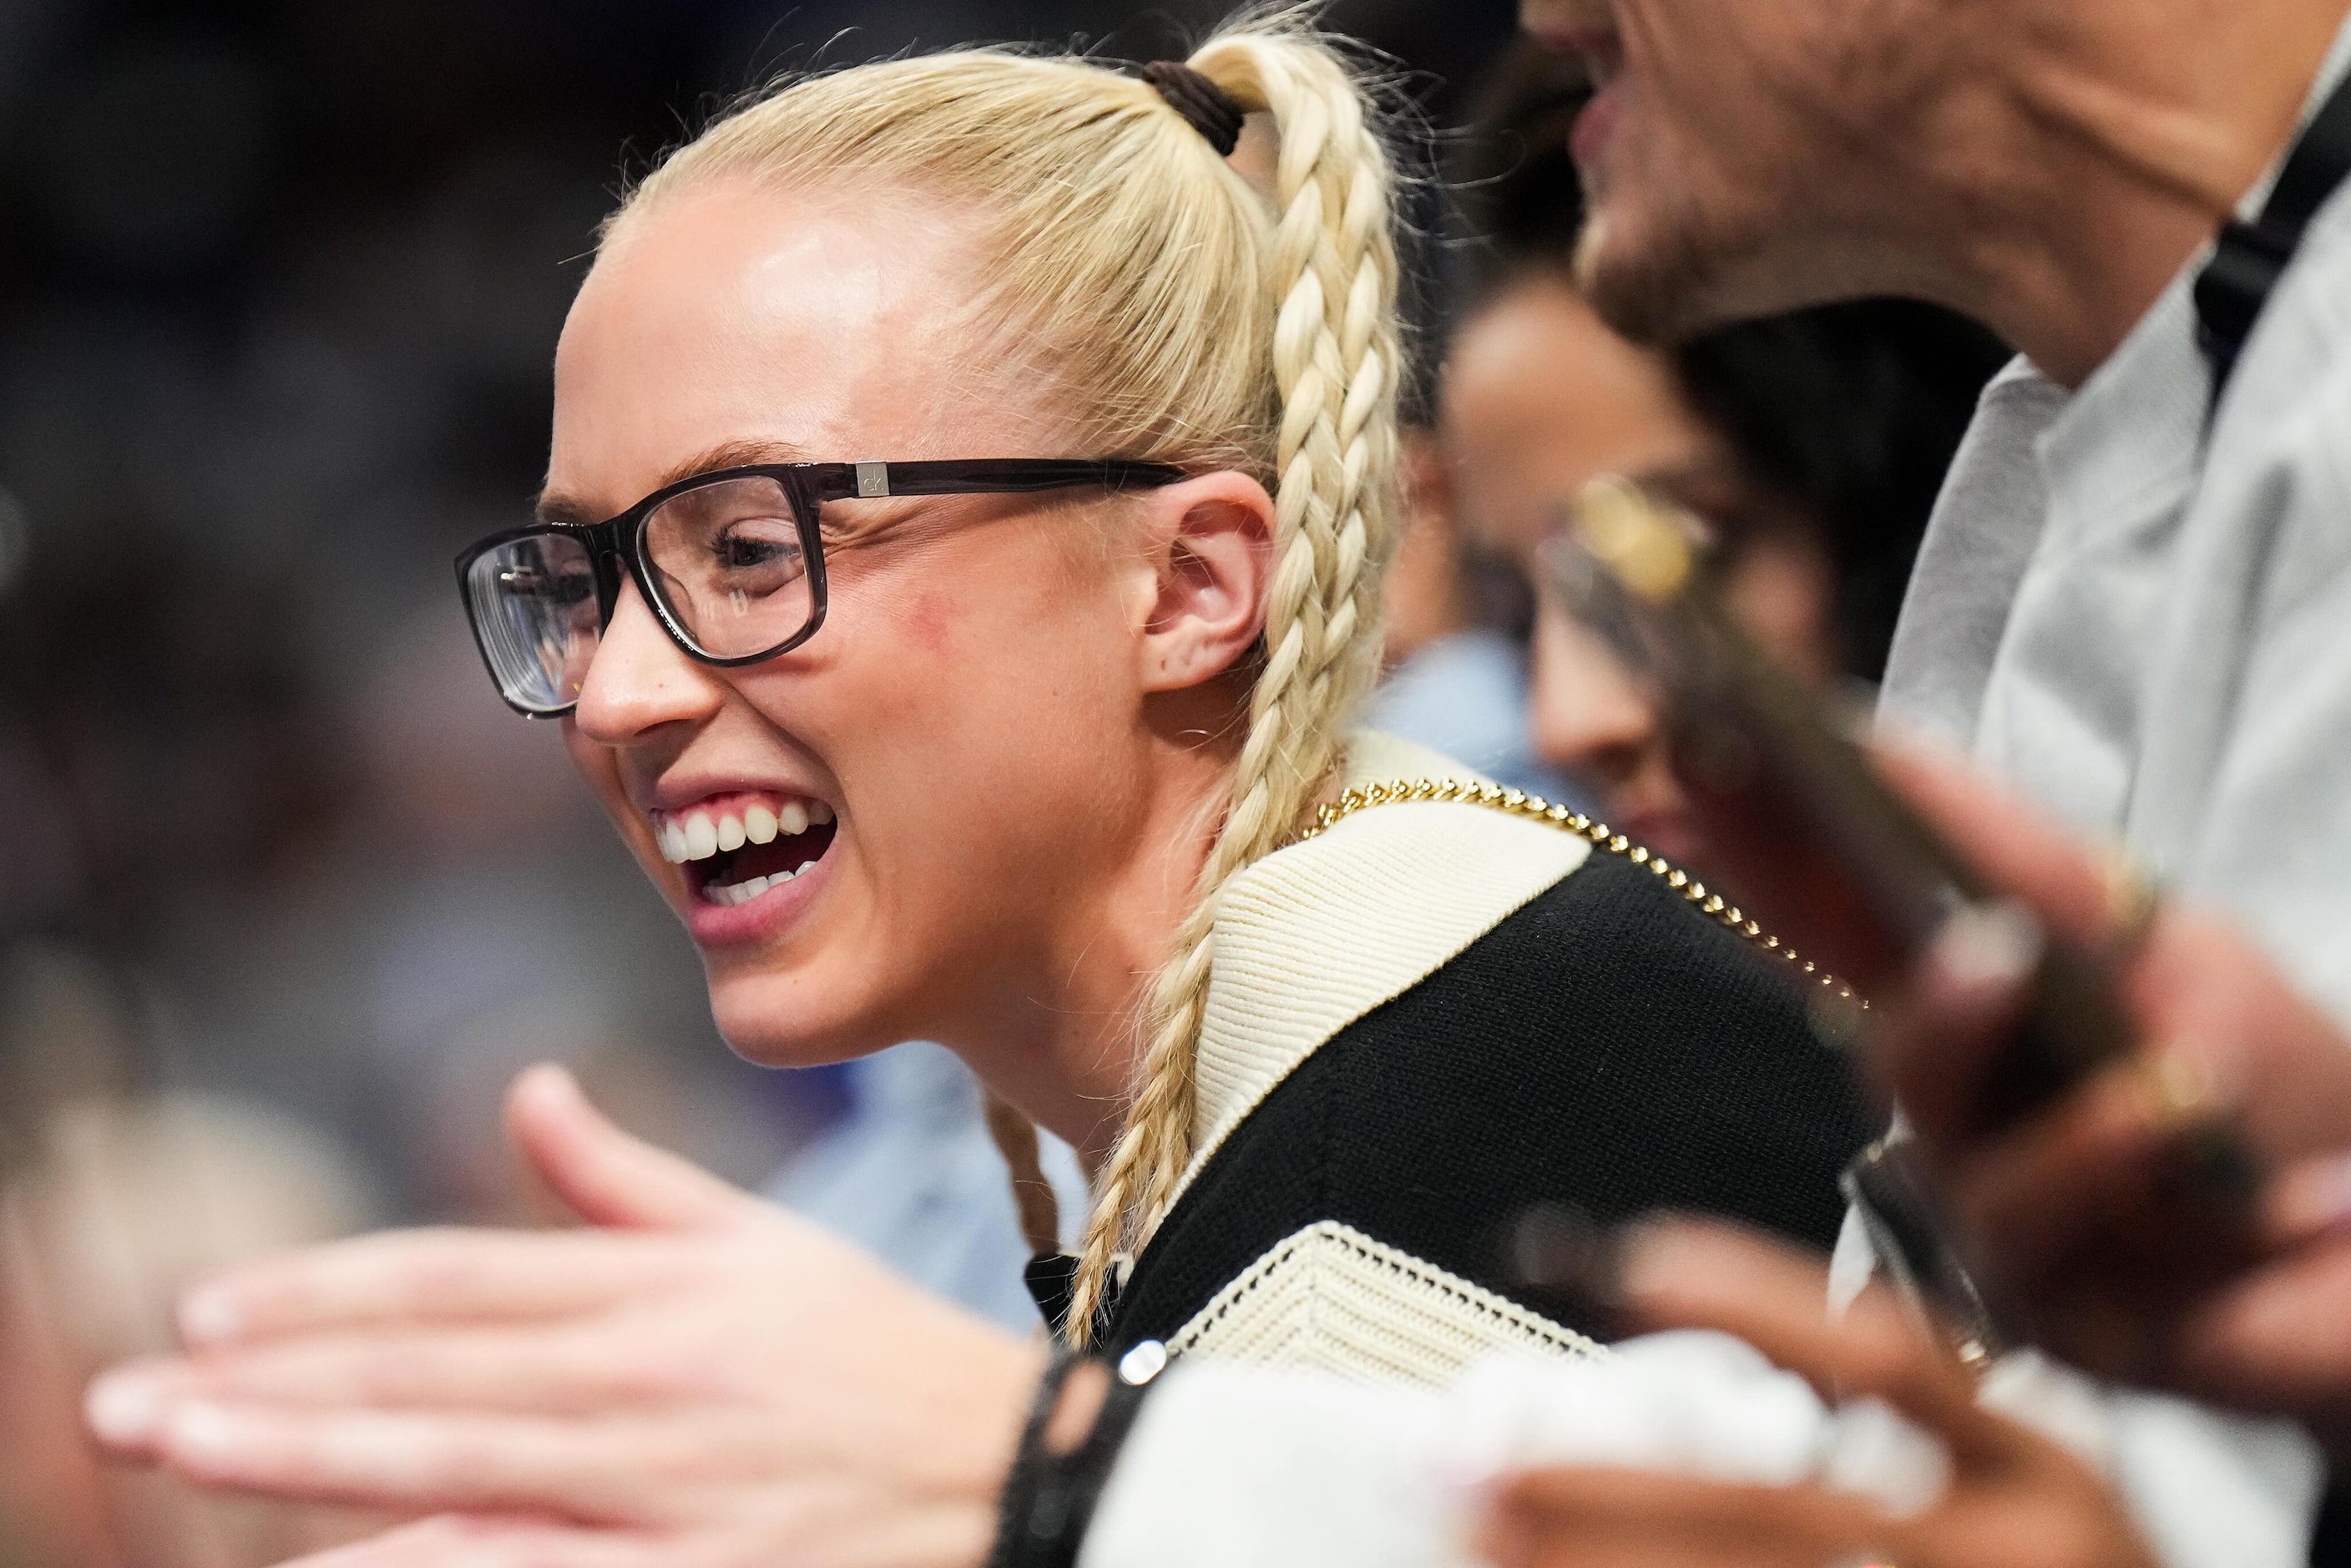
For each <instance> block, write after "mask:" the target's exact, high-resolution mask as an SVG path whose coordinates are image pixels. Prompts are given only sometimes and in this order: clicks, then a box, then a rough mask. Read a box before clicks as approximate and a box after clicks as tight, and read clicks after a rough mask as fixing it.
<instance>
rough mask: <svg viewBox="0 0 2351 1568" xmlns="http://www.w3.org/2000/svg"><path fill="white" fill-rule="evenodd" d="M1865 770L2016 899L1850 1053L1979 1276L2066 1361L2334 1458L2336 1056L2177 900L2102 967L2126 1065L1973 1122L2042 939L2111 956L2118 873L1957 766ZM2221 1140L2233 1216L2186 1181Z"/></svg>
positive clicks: (1945, 942) (2323, 1031)
mask: <svg viewBox="0 0 2351 1568" xmlns="http://www.w3.org/2000/svg"><path fill="white" fill-rule="evenodd" d="M1876 759H1877V761H1878V763H1879V765H1880V767H1881V768H1882V769H1883V770H1884V772H1885V773H1886V776H1887V777H1888V779H1890V780H1891V781H1892V782H1893V783H1894V784H1895V786H1896V788H1897V789H1900V790H1901V792H1902V793H1903V794H1904V795H1906V796H1907V798H1908V799H1909V800H1911V801H1912V803H1913V804H1914V805H1916V806H1917V808H1918V809H1919V810H1921V811H1922V813H1923V814H1924V815H1925V816H1926V817H1927V818H1928V821H1930V822H1932V823H1933V824H1934V826H1935V827H1937V828H1938V830H1939V831H1941V832H1942V833H1943V834H1944V835H1945V836H1946V837H1947V838H1948V839H1949V841H1950V842H1951V843H1952V844H1954V845H1955V846H1956V847H1957V848H1958V849H1959V851H1960V852H1962V853H1964V854H1965V855H1967V856H1968V857H1969V858H1970V859H1971V860H1972V861H1973V862H1975V864H1976V865H1977V866H1978V867H1979V869H1980V871H1981V872H1982V873H1984V875H1985V878H1986V880H1987V881H1988V882H1989V883H1991V885H1992V886H1993V887H1994V888H1996V889H1998V890H2000V891H2001V893H2002V894H2005V895H2006V896H2007V897H2008V898H2009V899H2011V900H2012V901H2013V904H2012V907H2011V908H2008V909H1997V908H1996V909H1991V910H1978V911H1973V912H1970V913H1969V914H1967V915H1962V916H1960V917H1959V918H1958V919H1957V920H1955V921H1954V922H1953V923H1952V924H1951V925H1950V926H1949V928H1948V929H1947V930H1946V931H1945V932H1944V933H1943V935H1942V936H1941V937H1940V938H1939V939H1938V941H1937V942H1936V943H1935V944H1934V945H1933V946H1931V947H1930V948H1929V950H1928V952H1927V954H1926V955H1925V956H1924V957H1923V959H1922V961H1920V962H1919V963H1918V964H1917V965H1916V966H1915V967H1913V968H1912V969H1911V970H1910V971H1909V972H1907V973H1905V974H1899V975H1890V976H1884V977H1880V978H1878V979H1877V980H1876V982H1875V984H1874V985H1873V991H1874V993H1875V994H1874V996H1873V1005H1872V1008H1871V1011H1870V1014H1869V1018H1870V1019H1871V1026H1870V1030H1869V1039H1868V1040H1867V1049H1866V1051H1865V1059H1866V1061H1867V1062H1868V1064H1869V1065H1870V1067H1871V1070H1872V1071H1873V1072H1874V1074H1875V1075H1876V1077H1877V1078H1878V1081H1879V1083H1880V1086H1881V1087H1882V1088H1884V1089H1886V1091H1887V1092H1890V1093H1891V1094H1892V1095H1893V1096H1895V1097H1896V1099H1897V1100H1898V1101H1899V1103H1901V1104H1902V1106H1903V1108H1904V1109H1905V1111H1906V1112H1907V1113H1908V1115H1909V1117H1910V1120H1911V1123H1912V1124H1913V1126H1914V1127H1915V1129H1916V1131H1917V1136H1918V1140H1919V1144H1920V1146H1921V1151H1922V1153H1923V1155H1925V1158H1926V1162H1927V1165H1928V1168H1929V1170H1930V1171H1931V1172H1932V1173H1933V1175H1934V1176H1935V1177H1936V1179H1937V1180H1938V1184H1939V1186H1941V1189H1942V1192H1943V1195H1944V1197H1945V1199H1946V1201H1947V1204H1948V1207H1949V1212H1950V1214H1951V1215H1952V1217H1953V1218H1954V1219H1955V1221H1956V1223H1957V1226H1958V1229H1959V1233H1960V1239H1961V1241H1962V1244H1963V1246H1964V1248H1965V1249H1966V1250H1967V1251H1968V1252H1969V1254H1970V1258H1971V1260H1973V1262H1974V1264H1975V1266H1976V1267H1977V1268H1978V1270H1979V1271H1980V1274H1981V1275H1982V1276H1983V1278H1984V1280H1985V1282H1986V1283H1987V1284H1988V1285H1989V1286H1990V1287H1991V1290H1992V1291H1994V1293H1995V1294H1996V1295H1997V1296H1998V1297H1999V1298H2001V1300H2003V1301H2006V1302H2007V1303H2008V1304H2009V1305H2010V1307H2011V1311H2021V1312H2022V1314H2023V1315H2024V1317H2025V1318H2026V1320H2027V1322H2029V1323H2030V1326H2031V1328H2032V1332H2033V1334H2034V1337H2035V1338H2036V1339H2037V1340H2038V1341H2040V1342H2041V1343H2044V1344H2046V1345H2047V1346H2048V1347H2049V1348H2051V1349H2052V1350H2053V1351H2055V1352H2056V1353H2057V1354H2060V1355H2062V1356H2064V1357H2065V1358H2066V1359H2068V1360H2071V1361H2073V1362H2074V1363H2075V1364H2079V1365H2082V1366H2085V1367H2086V1368H2089V1369H2090V1370H2093V1371H2095V1372H2100V1373H2104V1374H2106V1375H2114V1376H2122V1377H2127V1378H2130V1379H2133V1380H2138V1381H2146V1382H2152V1383H2158V1384H2162V1385H2169V1386H2173V1387H2177V1388H2179V1389H2181V1390H2182V1391H2185V1392H2188V1393H2190V1394H2193V1395H2196V1396H2201V1397H2205V1398H2210V1399H2213V1400H2217V1401H2220V1402H2223V1403H2228V1404H2233V1405H2238V1406H2244V1407H2248V1408H2252V1409H2258V1410H2267V1411H2277V1412H2282V1413H2286V1414H2291V1415H2296V1416H2301V1417H2303V1418H2304V1419H2305V1420H2307V1421H2310V1422H2311V1423H2312V1424H2313V1426H2314V1427H2316V1428H2317V1429H2319V1430H2320V1431H2321V1433H2322V1435H2325V1436H2329V1437H2333V1438H2334V1439H2335V1441H2336V1446H2337V1447H2338V1448H2345V1447H2346V1445H2345V1444H2344V1443H2343V1441H2342V1439H2343V1438H2344V1437H2345V1436H2346V1434H2351V1164H2346V1163H2345V1162H2344V1161H2343V1160H2342V1159H2341V1158H2340V1157H2339V1156H2340V1155H2341V1154H2342V1153H2344V1152H2346V1151H2351V1041H2346V1039H2345V1038H2344V1036H2343V1034H2342V1032H2341V1031H2340V1030H2337V1029H2336V1028H2335V1026H2334V1024H2333V1023H2332V1022H2331V1021H2330V1020H2329V1019H2327V1018H2326V1017H2325V1015H2323V1014H2321V1013H2320V1012H2319V1011H2318V1010H2317V1009H2315V1008H2314V1007H2313V1006H2311V1005H2310V1004H2309V1003H2307V1002H2305V1001H2304V1000H2303V999H2302V998H2301V997H2300V996H2298V995H2297V994H2296V993H2295V992H2294V988H2292V987H2291V986H2289V985H2288V984H2287V983H2286V982H2285V981H2284V980H2283V979H2282V978H2281V977H2279V975H2278V973H2277V971H2276V969H2275V968H2274V967H2273V966H2272V965H2271V964H2270V963H2269V961H2268V960H2267V959H2266V958H2265V957H2263V956H2262V954H2261V953H2260V952H2259V951H2258V950H2257V949H2255V948H2254V947H2253V946H2252V944H2251V943H2249V942H2247V941H2246V940H2245V939H2243V938H2242V937H2241V936H2238V935H2236V933H2235V932H2233V931H2232V930H2231V929H2230V928H2229V927H2228V926H2227V925H2224V924H2222V923H2221V922H2220V921H2218V920H2215V919H2213V918H2211V917H2210V916H2209V915H2204V914H2202V913H2200V912H2198V911H2196V910H2194V909H2191V908H2188V907H2183V906H2181V905H2179V904H2169V905H2167V906H2165V907H2163V908H2162V909H2160V910H2158V912H2157V914H2156V915H2155V917H2154V919H2153V921H2152V923H2151V924H2150V925H2147V928H2146V930H2145V933H2144V936H2143V937H2141V938H2140V940H2139V941H2138V942H2137V946H2136V949H2135V950H2134V951H2132V952H2130V953H2128V954H2126V956H2125V958H2124V967H2123V971H2122V999H2123V1002H2124V1004H2125V1007H2126V1010H2127V1012H2128V1014H2129V1016H2130V1018H2131V1019H2132V1021H2133V1023H2134V1024H2135V1026H2136V1030H2135V1032H2136V1035H2137V1040H2138V1045H2137V1050H2136V1051H2135V1052H2134V1053H2133V1054H2131V1055H2130V1056H2129V1057H2127V1058H2126V1059H2124V1060H2122V1061H2116V1062H2115V1063H2113V1064H2111V1065H2110V1066H2109V1067H2107V1068H2106V1069H2105V1070H2104V1071H2100V1072H2098V1073H2097V1074H2095V1076H2093V1077H2092V1078H2091V1079H2089V1080H2088V1081H2087V1082H2084V1083H2083V1084H2081V1085H2080V1086H2078V1087H2077V1088H2076V1089H2075V1090H2074V1091H2073V1092H2070V1093H2069V1094H2067V1095H2065V1096H2064V1097H2063V1098H2062V1099H2060V1100H2059V1101H2058V1102H2056V1103H2053V1104H2052V1105H2049V1106H2046V1107H2043V1109H2041V1110H2039V1111H2038V1112H2036V1113H2032V1114H2030V1115H2028V1116H2026V1117H2024V1118H2023V1119H2022V1120H2021V1121H2018V1122H2016V1123H2014V1124H2006V1125H1989V1126H1988V1125H1980V1124H1978V1123H1977V1122H1976V1120H1975V1119H1974V1117H1973V1116H1972V1114H1971V1109H1972V1107H1974V1106H1976V1105H1978V1104H1979V1103H1981V1101H1980V1092H1981V1089H1982V1085H1983V1082H1984V1079H1985V1075H1986V1073H1987V1072H1988V1071H1989V1070H1990V1069H1991V1065H1992V1064H1993V1063H1994V1062H1995V1061H1997V1059H1998V1056H1999V1053H2000V1051H2001V1050H2002V1048H2003V1047H2004V1046H2005V1045H2006V1043H2007V1041H2008V1040H2009V1036H2010V1030H2011V1027H2012V1026H2013V1024H2014V1022H2015V1019H2016V1018H2017V1015H2018V1011H2019V1009H2020V1006H2021V1002H2022V995H2023V992H2024V989H2025V987H2026V983H2027V981H2028V979H2029V977H2030V975H2031V972H2032V967H2033V965H2034V963H2035V961H2036V960H2037V958H2038V956H2039V947H2038V943H2039V942H2040V941H2042V940H2044V939H2048V938H2058V939H2064V940H2066V941H2070V942H2072V943H2074V944H2076V945H2078V946H2081V947H2082V948H2084V949H2085V950H2088V951H2106V950H2111V949H2112V948H2114V946H2115V945H2116V942H2117V940H2118V936H2120V934H2119V933H2118V931H2117V920H2118V907H2117V906H2118V904H2119V903H2120V902H2122V901H2120V900H2118V898H2117V887H2118V882H2117V876H2116V865H2115V862H2114V861H2113V860H2112V858H2111V857H2108V856H2101V855H2099V854H2095V853H2093V852H2090V851H2088V850H2086V849H2085V848H2083V847H2082V846H2081V845H2079V844H2078V843H2076V842H2074V841H2072V840H2071V839H2069V838H2068V837H2067V836H2066V835H2065V834H2064V833H2062V832H2060V831H2057V830H2056V829H2054V828H2053V827H2051V826H2049V825H2048V824H2047V823H2046V822H2045V821H2043V820H2042V819H2041V818H2040V816H2039V815H2038V813H2037V812H2036V811H2034V810H2032V808H2030V807H2028V806H2026V805H2023V804H2022V803H2021V802H2019V801H2017V800H2014V799H2013V798H2011V797H2009V796H2006V795H2004V794H2002V793H2001V792H2000V791H1997V790H1995V789H1992V788H1991V787H1990V786H1988V785H1986V784H1984V783H1983V782H1982V781H1981V780H1980V779H1977V778H1975V777H1973V776H1972V775H1970V774H1969V773H1968V772H1966V771H1965V770H1964V769H1962V768H1958V767H1956V766H1953V765H1951V764H1949V763H1947V762H1941V761H1936V760H1931V759H1928V758H1924V757H1921V756H1918V755H1917V754H1914V753H1911V752H1908V751H1905V750H1902V749H1898V748H1886V747H1881V748H1880V749H1879V751H1878V753H1877V758H1876ZM1822 956H1823V958H1825V959H1826V960H1828V962H1829V963H1830V965H1831V967H1836V966H1837V965H1838V964H1839V963H1840V962H1841V961H1842V959H1843V955H1841V954H1839V953H1837V952H1836V951H1834V945H1833V944H1832V945H1831V946H1827V947H1824V948H1823V953H1822ZM2218 1128H2226V1129H2228V1130H2229V1132H2230V1133H2231V1134H2232V1135H2233V1136H2234V1137H2235V1138H2236V1139H2237V1140H2238V1141H2239V1142H2240V1143H2241V1145H2242V1147H2243V1149H2244V1151H2245V1152H2247V1153H2249V1154H2250V1155H2252V1157H2253V1162H2254V1165H2255V1166H2256V1169H2255V1170H2254V1171H2253V1172H2252V1176H2254V1178H2255V1181H2256V1183H2257V1184H2258V1191H2257V1192H2256V1193H2255V1194H2254V1195H2252V1197H2251V1198H2250V1201H2249V1200H2248V1198H2247V1196H2246V1195H2244V1194H2242V1193H2240V1194H2237V1195H2235V1197H2234V1198H2233V1199H2232V1198H2231V1196H2230V1195H2229V1194H2228V1193H2227V1192H2226V1191H2225V1190H2221V1189H2217V1188H2216V1187H2215V1186H2214V1185H2213V1184H2212V1183H2211V1182H2210V1181H2209V1180H2207V1179H2203V1177H2202V1176H2199V1171H2198V1169H2197V1166H2196V1163H2195V1158H2194V1155H2195V1151H2196V1150H2197V1149H2198V1148H2199V1145H2207V1144H2209V1136H2208V1135H2209V1134H2210V1133H2211V1132H2212V1131H2213V1130H2214V1129H2218Z"/></svg>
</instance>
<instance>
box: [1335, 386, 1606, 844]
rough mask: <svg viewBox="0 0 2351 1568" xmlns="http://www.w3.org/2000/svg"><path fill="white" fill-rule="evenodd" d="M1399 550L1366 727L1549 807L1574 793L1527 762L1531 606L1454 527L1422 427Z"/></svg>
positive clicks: (1435, 456)
mask: <svg viewBox="0 0 2351 1568" xmlns="http://www.w3.org/2000/svg"><path fill="white" fill-rule="evenodd" d="M1399 466H1400V468H1401V471H1402V473H1403V476H1404V485H1403V490H1404V499H1403V517H1404V529H1403V538H1401V539H1400V540H1399V541H1398V543H1397V546H1396V559H1395V564H1394V565H1393V566H1391V567H1390V568H1389V569H1388V580H1387V583H1386V591H1385V601H1384V609H1385V611H1386V613H1387V642H1386V647H1385V653H1384V662H1385V664H1386V666H1387V668H1386V673H1385V674H1384V677H1383V679H1382V681H1381V685H1380V688H1379V690H1378V691H1377V692H1375V693H1374V694H1373V697H1372V703H1371V707H1370V710H1369V714H1368V719H1369V722H1370V723H1371V725H1372V727H1374V728H1376V729H1380V730H1383V731H1384V732H1386V733H1387V734H1390V735H1398V736H1402V737H1405V739H1407V740H1415V741H1418V742H1419V743H1420V744H1421V745H1423V746H1426V747H1430V748H1431V749H1433V750H1437V751H1441V752H1443V753H1444V754H1445V755H1446V756H1447V757H1450V758H1453V759H1454V760H1456V761H1458V762H1460V763H1462V764H1464V765H1466V766H1468V767H1469V768H1476V769H1477V770H1478V771H1479V773H1481V774H1483V775H1485V776H1486V777H1487V778H1489V779H1494V780H1495V781H1496V782H1498V783H1501V784H1506V785H1509V786H1510V787H1511V788H1513V789H1523V790H1525V791H1526V792H1527V793H1528V794H1530V795H1540V796H1541V797H1542V798H1543V799H1545V800H1564V801H1568V802H1570V803H1571V804H1573V803H1576V802H1577V800H1578V792H1577V791H1576V789H1574V788H1573V787H1572V786H1571V785H1569V784H1568V782H1567V781H1566V779H1563V778H1562V776H1561V775H1560V774H1558V773H1557V772H1555V771H1553V770H1552V768H1550V767H1547V766H1545V764H1544V763H1543V761H1542V760H1541V758H1538V757H1537V756H1536V755H1535V750H1534V742H1533V736H1532V732H1531V727H1530V726H1529V724H1528V719H1527V658H1526V648H1525V645H1524V626H1523V622H1524V620H1525V617H1526V606H1527V600H1528V595H1527V593H1526V588H1525V584H1524V583H1523V582H1522V581H1520V580H1518V579H1517V577H1516V575H1515V573H1514V571H1513V570H1511V569H1510V567H1509V565H1508V563H1507V562H1505V561H1501V560H1499V559H1497V558H1496V557H1494V555H1493V554H1492V552H1491V551H1490V550H1488V549H1484V548H1483V547H1481V546H1480V545H1479V543H1478V542H1477V541H1476V540H1475V539H1473V538H1471V537H1470V536H1469V534H1468V529H1467V528H1465V527H1464V523H1463V519H1462V517H1460V515H1459V512H1460V507H1459V504H1458V500H1457V498H1456V497H1455V494H1454V478H1453V475H1452V473H1451V472H1450V470H1449V467H1448V465H1447V461H1446V456H1445V444H1444V441H1443V440H1442V438H1441V437H1440V436H1439V435H1438V434H1437V432H1436V431H1435V430H1434V429H1431V428H1429V427H1428V426H1426V425H1425V424H1408V425H1407V426H1406V428H1405V434H1404V444H1403V448H1402V461H1401V463H1400V465H1399Z"/></svg>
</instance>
